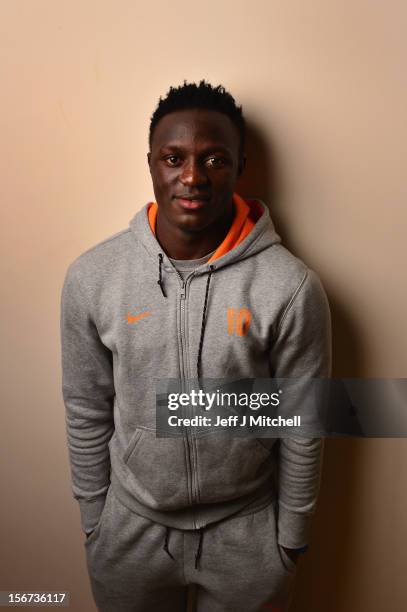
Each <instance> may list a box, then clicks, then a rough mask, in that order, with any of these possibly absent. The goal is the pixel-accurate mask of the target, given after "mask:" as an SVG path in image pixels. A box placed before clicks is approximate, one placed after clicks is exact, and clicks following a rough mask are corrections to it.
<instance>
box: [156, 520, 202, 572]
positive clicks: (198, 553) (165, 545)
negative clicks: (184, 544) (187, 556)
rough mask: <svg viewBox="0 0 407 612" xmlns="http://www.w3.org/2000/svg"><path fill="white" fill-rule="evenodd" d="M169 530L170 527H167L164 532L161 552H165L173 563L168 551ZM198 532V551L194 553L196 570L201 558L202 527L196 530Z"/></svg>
mask: <svg viewBox="0 0 407 612" xmlns="http://www.w3.org/2000/svg"><path fill="white" fill-rule="evenodd" d="M170 529H171V527H169V526H168V525H167V527H166V530H165V540H164V546H163V550H165V552H166V553H167V554H168V555H169V556H170V557H171V559H172V560H173V561H175V559H174V557H173V556H172V554H171V553H170V551H169V549H168V540H169V536H170ZM198 531H199V543H198V549H197V551H196V553H195V569H198V561H199V559H200V557H201V553H202V540H203V534H204V527H200V528H199V529H198Z"/></svg>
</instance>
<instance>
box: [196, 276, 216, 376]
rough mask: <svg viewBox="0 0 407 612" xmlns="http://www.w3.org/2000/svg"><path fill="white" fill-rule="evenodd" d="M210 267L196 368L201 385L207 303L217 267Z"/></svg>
mask: <svg viewBox="0 0 407 612" xmlns="http://www.w3.org/2000/svg"><path fill="white" fill-rule="evenodd" d="M209 268H210V270H209V274H208V280H207V281H206V291H205V301H204V305H203V311H202V325H201V337H200V339H199V349H198V358H197V362H196V370H197V373H198V384H199V386H201V360H202V345H203V337H204V330H205V323H206V307H207V304H208V293H209V283H210V282H211V276H212V273H213V271H214V269H215V266H213V265H210V266H209Z"/></svg>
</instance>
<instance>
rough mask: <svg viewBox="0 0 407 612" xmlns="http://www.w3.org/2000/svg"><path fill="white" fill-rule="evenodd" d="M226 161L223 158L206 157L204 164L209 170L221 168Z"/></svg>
mask: <svg viewBox="0 0 407 612" xmlns="http://www.w3.org/2000/svg"><path fill="white" fill-rule="evenodd" d="M225 162H226V160H225V159H224V158H223V157H208V159H207V160H206V163H207V164H208V165H209V167H210V168H222V167H223V166H224V165H225Z"/></svg>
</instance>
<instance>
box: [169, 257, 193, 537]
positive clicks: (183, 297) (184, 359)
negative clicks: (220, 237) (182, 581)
mask: <svg viewBox="0 0 407 612" xmlns="http://www.w3.org/2000/svg"><path fill="white" fill-rule="evenodd" d="M175 272H176V274H177V276H178V279H179V281H180V285H181V292H180V313H181V322H180V337H181V380H182V382H183V383H185V379H186V378H187V377H188V356H187V354H186V329H185V310H186V301H187V290H188V284H189V282H190V279H191V278H192V277H193V276H194V271H192V272H191V273H190V274H189V275H188V276H187V277H186V278H185V280H184V279H183V278H182V276H181V274H180V273H179V272H178V270H177V269H176V268H175ZM183 386H184V385H183ZM182 391H184V389H182ZM188 391H190V389H189V385H188ZM184 429H185V440H186V443H187V451H188V452H187V461H188V466H189V471H190V474H191V504H192V505H193V504H196V503H197V494H196V486H197V485H196V469H195V459H194V453H193V445H194V441H193V438H192V437H191V434H190V432H189V429H190V428H189V427H186V426H185V427H184ZM192 520H193V522H194V528H195V529H197V528H198V525H197V523H196V521H195V518H194V517H192Z"/></svg>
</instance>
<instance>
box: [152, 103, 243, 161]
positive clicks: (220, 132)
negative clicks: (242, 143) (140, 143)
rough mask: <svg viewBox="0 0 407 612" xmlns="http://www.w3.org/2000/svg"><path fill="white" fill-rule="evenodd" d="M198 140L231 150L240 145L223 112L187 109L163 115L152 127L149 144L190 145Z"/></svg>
mask: <svg viewBox="0 0 407 612" xmlns="http://www.w3.org/2000/svg"><path fill="white" fill-rule="evenodd" d="M200 143H201V144H202V145H207V144H211V145H214V146H216V145H220V146H224V147H227V148H229V149H231V151H233V150H235V149H237V148H238V146H239V133H238V130H237V128H236V126H235V125H234V124H233V123H232V121H231V120H230V119H229V117H228V116H227V115H225V114H223V113H220V112H218V111H208V110H204V109H191V110H189V109H188V110H182V111H175V112H172V113H169V114H168V115H164V117H162V119H160V121H159V122H158V123H157V125H156V127H155V130H154V132H153V138H152V143H151V145H152V147H165V146H170V145H172V144H174V145H179V146H191V145H192V144H194V145H196V144H200Z"/></svg>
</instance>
